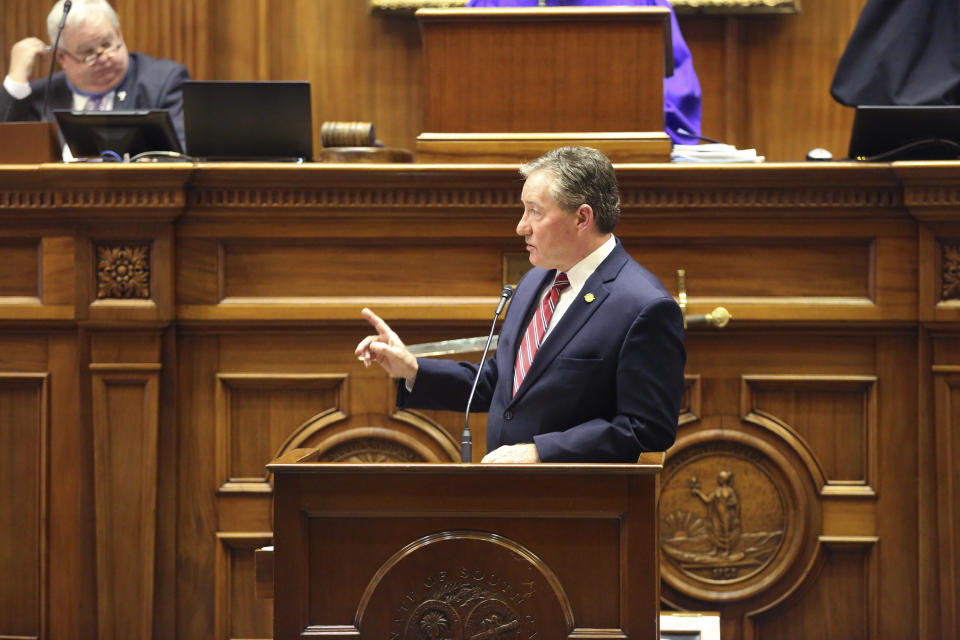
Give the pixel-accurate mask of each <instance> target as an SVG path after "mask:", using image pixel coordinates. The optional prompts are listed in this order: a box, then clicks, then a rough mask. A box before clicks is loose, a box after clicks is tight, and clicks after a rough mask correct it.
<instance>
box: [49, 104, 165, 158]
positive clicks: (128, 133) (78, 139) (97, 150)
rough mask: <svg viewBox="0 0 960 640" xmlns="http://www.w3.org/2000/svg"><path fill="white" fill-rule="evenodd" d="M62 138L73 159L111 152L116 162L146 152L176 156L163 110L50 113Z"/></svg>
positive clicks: (59, 111) (56, 111) (55, 111)
mask: <svg viewBox="0 0 960 640" xmlns="http://www.w3.org/2000/svg"><path fill="white" fill-rule="evenodd" d="M53 114H54V117H56V119H57V124H58V125H59V127H60V133H62V134H63V139H64V141H65V142H66V143H67V146H68V147H70V153H72V154H73V156H74V157H75V158H84V157H86V158H90V157H100V156H102V155H103V154H104V152H113V153H114V154H116V156H117V159H120V158H122V157H123V156H124V155H126V154H129V155H130V156H136V155H137V154H140V153H145V152H148V151H174V152H177V153H179V152H180V151H182V149H181V148H180V140H179V139H178V138H177V134H176V131H175V130H174V128H173V122H172V120H171V119H170V112H169V111H167V110H165V109H148V110H140V111H68V110H62V109H56V110H54V112H53Z"/></svg>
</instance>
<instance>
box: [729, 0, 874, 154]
mask: <svg viewBox="0 0 960 640" xmlns="http://www.w3.org/2000/svg"><path fill="white" fill-rule="evenodd" d="M863 4H864V2H862V1H860V0H850V1H849V2H834V1H833V0H807V1H805V2H804V3H803V11H802V13H799V14H796V15H790V16H753V17H751V18H749V27H748V28H747V30H746V33H745V34H744V35H745V41H744V43H743V47H744V50H745V51H746V52H747V53H746V55H747V68H748V87H747V93H746V95H745V96H743V98H744V100H745V101H746V104H747V105H748V109H749V114H750V115H749V119H748V129H747V131H746V132H745V133H746V135H745V137H744V139H743V140H742V141H741V144H742V146H746V147H756V148H757V149H758V151H759V153H761V154H764V155H766V156H767V157H768V158H771V159H775V160H781V161H784V160H787V161H789V160H802V159H803V158H804V157H805V156H806V153H807V151H809V150H810V149H811V148H813V147H826V148H828V149H830V150H831V151H833V154H834V157H835V158H838V159H839V158H845V157H846V151H847V146H848V143H849V139H850V124H851V122H852V116H853V114H852V111H853V110H852V109H850V108H849V107H844V106H842V105H840V104H839V103H837V102H835V101H834V100H833V98H832V97H831V96H830V93H829V90H830V83H831V82H832V81H833V73H834V71H835V69H836V64H837V62H838V61H839V59H840V56H841V55H842V53H843V50H844V48H845V47H846V43H847V39H848V38H849V36H850V34H851V33H852V32H853V27H854V26H855V24H856V20H857V17H858V16H859V10H860V8H861V7H862V6H863ZM744 20H745V21H746V20H747V19H746V18H744Z"/></svg>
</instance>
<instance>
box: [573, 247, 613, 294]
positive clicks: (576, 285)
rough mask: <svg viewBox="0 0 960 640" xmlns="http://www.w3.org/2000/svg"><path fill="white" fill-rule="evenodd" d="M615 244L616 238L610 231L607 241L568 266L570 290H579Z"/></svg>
mask: <svg viewBox="0 0 960 640" xmlns="http://www.w3.org/2000/svg"><path fill="white" fill-rule="evenodd" d="M616 246H617V239H616V237H614V235H613V234H612V233H611V234H610V237H609V238H607V241H606V242H604V243H603V244H602V245H600V246H599V247H597V248H596V249H594V251H593V253H591V254H590V255H588V256H587V257H586V258H584V259H583V260H581V261H580V262H578V263H577V264H575V265H573V266H572V267H570V269H569V270H568V271H567V278H569V280H570V290H571V291H579V290H580V288H581V287H583V284H584V283H585V282H586V281H587V278H589V277H590V276H591V275H593V272H594V271H596V270H597V267H599V266H600V263H601V262H603V261H604V260H606V259H607V256H609V255H610V254H611V253H612V252H613V250H614V248H616Z"/></svg>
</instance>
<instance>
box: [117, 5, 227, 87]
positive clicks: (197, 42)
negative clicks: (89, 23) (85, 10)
mask: <svg viewBox="0 0 960 640" xmlns="http://www.w3.org/2000/svg"><path fill="white" fill-rule="evenodd" d="M113 5H114V8H115V9H116V10H117V15H118V16H119V18H120V27H121V29H122V30H123V34H124V40H125V41H126V43H127V46H128V47H129V48H130V50H132V51H141V52H143V53H146V54H148V55H152V56H154V57H158V58H169V59H171V60H176V61H177V62H180V63H182V64H183V65H185V66H186V67H187V70H188V71H189V72H190V75H191V77H199V78H202V77H205V76H206V75H207V73H208V66H209V64H210V57H211V51H210V44H209V40H210V31H211V26H212V25H211V16H210V0H159V1H157V2H144V1H143V0H114V2H113ZM213 53H214V54H215V53H216V52H213Z"/></svg>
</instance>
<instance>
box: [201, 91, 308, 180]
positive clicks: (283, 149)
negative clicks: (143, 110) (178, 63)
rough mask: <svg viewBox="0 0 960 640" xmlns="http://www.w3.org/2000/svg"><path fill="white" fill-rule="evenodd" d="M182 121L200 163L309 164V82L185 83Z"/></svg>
mask: <svg viewBox="0 0 960 640" xmlns="http://www.w3.org/2000/svg"><path fill="white" fill-rule="evenodd" d="M183 121H184V130H185V134H186V136H185V137H186V142H187V154H188V155H191V156H193V157H194V158H197V159H200V160H204V161H218V160H221V161H223V160H234V161H240V160H260V161H311V160H313V128H312V124H311V107H310V83H309V82H273V81H270V82H205V81H195V80H194V81H189V82H185V83H184V84H183Z"/></svg>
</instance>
